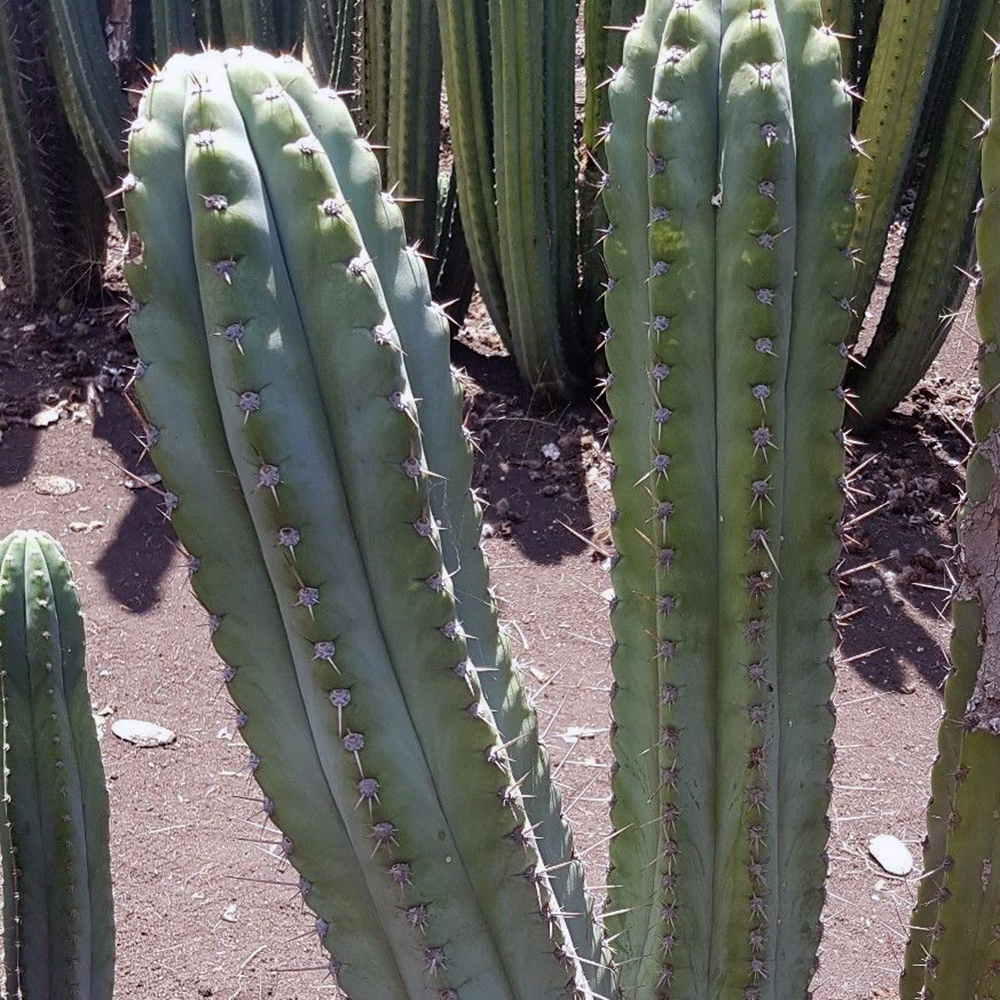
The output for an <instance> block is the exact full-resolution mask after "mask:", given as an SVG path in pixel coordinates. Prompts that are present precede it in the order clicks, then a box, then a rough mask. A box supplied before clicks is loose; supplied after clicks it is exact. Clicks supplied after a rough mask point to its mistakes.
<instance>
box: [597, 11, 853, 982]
mask: <svg viewBox="0 0 1000 1000" xmlns="http://www.w3.org/2000/svg"><path fill="white" fill-rule="evenodd" d="M610 94H611V125H610V130H609V135H608V139H607V143H606V145H607V155H608V174H607V176H606V177H605V178H604V181H603V187H604V196H605V205H606V207H607V210H608V216H609V218H610V232H609V234H608V237H607V239H606V240H605V244H604V245H605V258H606V262H607V266H608V274H609V278H608V285H607V295H606V309H607V315H608V321H609V329H608V331H607V333H606V335H605V336H606V345H607V346H606V349H607V357H608V362H609V366H610V369H611V370H610V374H609V376H608V379H607V381H606V390H607V400H608V404H609V405H610V408H611V411H612V414H613V420H612V429H611V433H610V446H611V453H612V457H613V459H614V462H615V477H614V480H613V495H614V500H615V512H614V517H613V533H614V540H615V546H616V550H617V555H616V557H615V560H614V564H613V570H612V577H613V581H614V586H615V594H616V597H615V602H614V605H613V611H612V624H613V626H614V632H615V645H614V647H613V654H612V667H613V670H614V675H615V688H614V693H613V699H612V711H613V715H614V720H615V723H614V730H613V739H612V745H613V749H614V753H615V759H616V770H615V773H614V775H613V778H612V791H613V796H614V798H613V803H612V822H613V826H614V829H615V836H614V838H613V839H612V840H611V844H610V854H611V866H612V870H611V872H610V874H609V879H608V881H609V883H610V884H611V891H610V897H609V910H610V912H609V913H608V915H607V918H606V923H607V930H608V932H609V935H610V940H611V941H612V942H613V943H614V948H615V950H616V951H617V953H618V957H619V958H620V961H621V966H620V967H621V982H622V987H623V993H624V996H625V997H627V998H629V1000H653V998H655V1000H661V998H675V997H676V998H685V1000H688V998H704V1000H708V998H721V997H725V998H729V997H733V998H745V1000H778V998H781V1000H785V998H790V997H801V996H803V995H805V993H806V991H807V986H808V982H809V979H810V976H811V974H812V971H813V962H814V958H815V953H816V946H817V942H818V939H819V933H820V924H819V915H820V909H821V905H822V900H823V880H824V876H825V872H826V857H825V853H824V852H825V845H826V840H827V826H826V822H825V818H826V809H827V804H828V799H829V793H830V792H829V772H830V767H831V761H832V739H831V737H832V730H833V715H832V706H831V703H830V698H831V694H832V687H833V675H832V670H831V666H830V663H831V661H830V656H831V651H832V648H833V644H834V628H833V622H832V614H833V610H834V601H835V588H834V585H833V583H832V582H831V567H832V566H833V565H834V563H835V560H836V558H837V554H838V552H839V549H840V541H839V537H838V535H839V520H840V514H841V507H842V486H843V479H842V472H843V445H844V436H843V434H842V432H841V430H840V427H841V421H842V417H843V408H844V392H843V390H842V389H841V380H842V377H843V374H844V369H845V365H846V359H847V355H848V349H847V346H846V344H845V339H846V336H847V332H848V327H849V320H850V311H849V310H850V303H849V295H850V291H851V286H852V281H853V277H854V275H853V266H854V265H853V253H852V250H851V244H850V239H851V233H852V228H853V223H854V207H853V205H852V203H851V199H850V197H849V189H850V187H851V178H852V176H853V172H854V169H855V163H854V156H853V153H852V149H851V143H850V126H851V97H850V94H849V90H848V88H847V87H846V85H845V84H844V83H843V81H842V79H841V68H840V52H839V45H838V40H837V38H836V36H835V35H834V34H833V33H832V32H831V31H830V30H829V29H828V28H825V27H824V25H823V20H822V12H821V8H820V4H819V2H818V0H676V2H670V0H648V2H647V3H646V8H645V11H644V13H643V15H642V18H641V20H640V21H639V23H638V24H637V25H636V26H635V27H633V28H632V30H631V31H630V32H629V33H628V35H627V36H626V39H625V56H624V62H623V64H622V66H621V68H620V69H618V70H617V71H616V72H615V73H614V75H613V79H612V82H611V85H610Z"/></svg>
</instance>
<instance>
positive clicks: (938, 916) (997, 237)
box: [900, 51, 1000, 1000]
mask: <svg viewBox="0 0 1000 1000" xmlns="http://www.w3.org/2000/svg"><path fill="white" fill-rule="evenodd" d="M996 57H997V52H996V51H995V52H994V54H993V71H992V83H991V104H992V115H996V114H997V113H998V112H1000V73H998V72H997V68H996V65H997V64H996ZM982 170H983V202H982V208H981V211H980V214H979V219H978V223H977V238H976V239H977V247H978V252H979V261H980V266H981V268H982V280H981V284H979V285H978V289H977V291H978V295H977V299H976V316H977V321H978V326H979V331H980V336H981V338H982V344H981V347H980V352H979V381H980V393H979V395H978V397H977V400H976V408H975V412H974V415H973V428H974V432H975V445H974V447H973V450H972V455H971V457H970V459H969V464H968V473H967V478H966V500H965V504H964V506H963V508H962V510H961V512H960V515H959V566H958V574H957V575H958V584H957V587H956V589H955V593H954V595H953V600H952V618H953V627H954V630H953V633H952V640H951V660H952V671H951V674H950V675H949V678H948V681H947V683H946V685H945V697H944V717H943V719H942V722H941V727H940V729H939V731H938V756H937V759H936V760H935V762H934V766H933V769H932V772H931V789H932V798H931V801H930V804H929V806H928V810H927V824H928V836H927V840H926V842H925V849H924V872H925V875H924V878H923V879H922V880H921V883H920V888H919V891H918V898H917V904H916V907H915V908H914V911H913V916H912V919H911V928H910V940H909V942H908V943H907V948H906V965H905V968H904V971H903V975H902V978H901V983H900V995H901V997H902V998H903V1000H915V998H918V997H928V996H938V997H951V996H956V997H958V996H968V997H976V996H982V997H985V996H989V995H992V994H994V993H995V992H996V989H997V986H998V985H1000V984H998V970H1000V937H998V935H997V931H996V928H997V927H998V926H1000V840H998V831H997V825H996V821H995V814H996V811H997V809H998V808H1000V798H998V792H997V789H998V783H997V774H998V772H1000V741H998V735H997V734H998V733H1000V710H998V705H997V700H996V685H997V670H998V663H1000V657H998V649H997V635H998V622H1000V594H998V591H997V579H998V570H997V553H998V552H1000V437H998V434H1000V405H998V403H997V395H996V389H997V386H998V385H1000V362H998V360H997V336H998V331H1000V274H998V257H997V248H998V246H1000V135H998V134H996V133H995V132H994V131H993V130H987V131H986V134H985V138H984V141H983V148H982Z"/></svg>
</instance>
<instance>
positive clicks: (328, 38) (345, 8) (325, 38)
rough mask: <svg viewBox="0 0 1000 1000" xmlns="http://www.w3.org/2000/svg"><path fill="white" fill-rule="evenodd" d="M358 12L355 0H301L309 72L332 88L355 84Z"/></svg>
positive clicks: (343, 89)
mask: <svg viewBox="0 0 1000 1000" xmlns="http://www.w3.org/2000/svg"><path fill="white" fill-rule="evenodd" d="M360 12H361V4H360V3H359V0H305V12H304V17H305V33H306V48H307V49H308V51H309V59H310V60H311V62H312V68H313V73H314V74H315V75H316V79H318V80H320V81H321V82H323V83H324V84H326V86H328V87H333V88H334V89H335V90H342V91H346V90H350V89H351V88H353V86H354V84H355V78H356V76H357V73H356V66H355V46H356V43H357V39H358V32H359V31H360V22H361V18H360Z"/></svg>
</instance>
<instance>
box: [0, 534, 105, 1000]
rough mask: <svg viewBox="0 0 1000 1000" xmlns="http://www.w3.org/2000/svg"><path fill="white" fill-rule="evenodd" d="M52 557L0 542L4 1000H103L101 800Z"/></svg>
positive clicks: (66, 584) (77, 664)
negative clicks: (6, 999)
mask: <svg viewBox="0 0 1000 1000" xmlns="http://www.w3.org/2000/svg"><path fill="white" fill-rule="evenodd" d="M84 648H85V642H84V628H83V618H82V616H81V614H80V604H79V601H78V599H77V594H76V586H75V584H74V583H73V578H72V575H71V572H70V567H69V563H68V562H67V561H66V558H65V556H64V555H63V552H62V549H61V548H60V547H59V546H58V545H57V544H56V542H54V541H53V540H52V538H50V537H49V536H48V535H46V534H44V533H41V532H36V531H19V532H14V533H13V534H11V535H8V536H7V538H5V539H3V541H0V706H2V719H0V723H2V727H3V740H2V743H3V754H2V775H0V793H2V794H0V859H2V863H3V910H4V975H5V981H6V995H7V996H9V997H10V998H11V1000H15V998H16V1000H111V994H112V988H113V982H114V958H115V927H114V917H113V903H112V896H111V873H110V857H109V848H108V793H107V789H106V788H105V784H104V770H103V768H102V766H101V752H100V748H99V746H98V743H97V733H96V731H95V728H94V719H93V716H92V714H91V707H90V695H89V694H88V691H87V675H86V669H85V664H84Z"/></svg>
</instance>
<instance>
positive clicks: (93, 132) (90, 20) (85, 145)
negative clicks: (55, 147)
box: [41, 0, 130, 193]
mask: <svg viewBox="0 0 1000 1000" xmlns="http://www.w3.org/2000/svg"><path fill="white" fill-rule="evenodd" d="M41 2H42V3H43V4H44V7H45V14H46V20H47V24H48V29H49V37H48V48H49V60H50V65H51V67H52V72H53V73H54V74H55V78H56V82H57V84H58V86H59V94H60V97H61V99H62V106H63V110H64V112H65V114H66V117H67V119H69V123H70V125H71V126H72V128H73V132H74V134H75V135H76V138H77V141H78V142H79V144H80V148H81V149H82V150H83V153H84V155H85V156H86V158H87V162H88V163H89V164H90V169H91V171H92V172H93V174H94V179H95V180H96V181H97V183H98V184H99V185H100V187H101V190H102V191H104V192H105V193H107V192H109V191H111V190H112V188H113V187H114V181H115V178H116V177H118V176H120V174H121V172H122V171H123V169H124V167H125V157H124V155H123V153H122V129H123V128H124V123H125V121H126V120H127V118H128V116H129V111H130V109H129V106H128V101H127V100H126V98H125V94H124V93H123V91H122V89H121V85H120V84H119V82H118V78H117V76H116V75H115V69H114V66H113V65H112V63H111V60H110V59H109V58H108V48H107V40H106V37H105V34H104V21H103V18H102V16H101V11H100V7H99V5H98V4H97V3H93V2H90V3H81V2H79V0H41Z"/></svg>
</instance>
